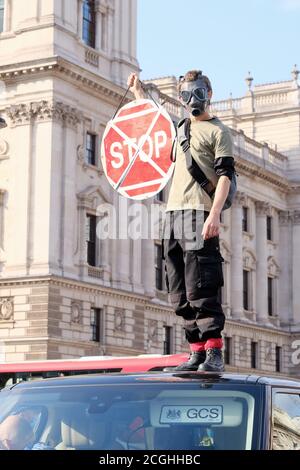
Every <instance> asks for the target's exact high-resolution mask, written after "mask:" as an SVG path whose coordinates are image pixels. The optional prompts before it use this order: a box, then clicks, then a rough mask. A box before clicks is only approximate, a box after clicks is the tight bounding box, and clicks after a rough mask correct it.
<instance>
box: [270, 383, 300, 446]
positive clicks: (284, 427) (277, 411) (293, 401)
mask: <svg viewBox="0 0 300 470" xmlns="http://www.w3.org/2000/svg"><path fill="white" fill-rule="evenodd" d="M272 422H273V423H272V424H273V426H272V449H273V450H300V395H299V392H298V393H275V396H274V399H273V405H272Z"/></svg>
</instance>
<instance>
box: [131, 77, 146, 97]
mask: <svg viewBox="0 0 300 470" xmlns="http://www.w3.org/2000/svg"><path fill="white" fill-rule="evenodd" d="M127 85H128V86H129V87H130V91H132V93H133V94H134V97H135V99H136V100H143V99H145V98H147V96H146V93H145V92H144V90H143V88H142V82H141V81H140V79H139V78H138V76H137V74H136V73H131V74H130V75H129V77H128V80H127Z"/></svg>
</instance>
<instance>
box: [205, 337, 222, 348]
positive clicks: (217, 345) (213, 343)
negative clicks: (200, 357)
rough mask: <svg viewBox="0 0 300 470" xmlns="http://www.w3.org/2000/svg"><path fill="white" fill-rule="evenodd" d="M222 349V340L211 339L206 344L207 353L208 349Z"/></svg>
mask: <svg viewBox="0 0 300 470" xmlns="http://www.w3.org/2000/svg"><path fill="white" fill-rule="evenodd" d="M222 347H223V340H222V338H211V339H208V340H207V341H206V343H205V351H206V350H207V349H212V348H217V349H222Z"/></svg>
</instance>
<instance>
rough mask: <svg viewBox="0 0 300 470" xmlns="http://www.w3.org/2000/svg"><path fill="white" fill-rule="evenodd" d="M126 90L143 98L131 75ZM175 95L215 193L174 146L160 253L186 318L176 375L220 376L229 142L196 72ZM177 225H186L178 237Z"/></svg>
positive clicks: (182, 82)
mask: <svg viewBox="0 0 300 470" xmlns="http://www.w3.org/2000/svg"><path fill="white" fill-rule="evenodd" d="M128 86H129V87H130V88H131V91H132V92H133V94H134V96H135V98H136V99H143V98H146V93H145V91H144V87H143V84H142V82H141V81H140V80H139V78H138V77H137V75H136V74H134V73H133V74H131V75H130V76H129V78H128ZM178 92H179V99H180V101H181V103H182V104H183V106H184V107H185V108H186V110H187V111H188V112H189V116H190V121H188V122H189V124H190V129H189V137H190V139H189V143H190V146H189V148H190V151H191V154H192V157H193V160H194V162H196V165H195V166H199V167H200V168H201V169H202V171H203V172H204V173H205V176H206V177H207V179H208V182H209V184H210V185H213V186H214V187H215V191H214V197H213V198H212V197H210V195H209V194H208V191H207V188H206V189H204V187H202V186H200V184H199V183H198V182H197V181H196V179H194V177H193V176H192V174H191V172H190V171H189V169H188V167H187V158H186V153H185V151H184V150H183V148H182V147H181V145H180V144H179V143H177V148H176V163H175V170H174V175H173V179H172V185H171V189H170V193H169V198H168V203H167V208H166V216H167V217H166V226H165V234H164V240H163V252H164V256H165V260H166V271H167V286H168V292H169V298H170V301H171V303H172V305H173V307H174V310H175V313H176V315H179V316H182V317H183V318H184V322H185V325H184V329H185V335H186V339H187V341H188V343H189V345H190V351H191V352H190V357H189V360H188V361H187V362H184V363H182V364H180V365H179V366H177V367H176V368H175V370H179V371H182V370H188V371H189V370H203V371H217V372H219V371H223V370H224V361H223V355H222V346H223V342H222V336H221V332H222V330H223V328H224V323H225V316H224V312H223V310H222V305H221V303H220V300H219V290H220V288H221V286H222V285H223V284H224V280H223V273H222V264H221V263H222V261H224V260H223V258H222V256H221V254H220V248H219V232H220V214H221V211H222V209H223V207H224V204H225V201H226V199H227V197H228V194H229V190H230V187H231V181H232V179H233V177H234V174H235V170H234V158H233V151H232V140H231V135H230V131H229V129H228V128H227V127H226V126H225V125H224V124H223V123H222V122H221V121H220V120H219V119H218V118H217V117H215V116H212V115H211V114H210V112H209V104H210V100H211V97H212V87H211V83H210V80H209V79H208V77H206V76H204V75H202V72H201V71H199V70H192V71H189V72H187V73H186V74H185V75H184V76H182V77H180V79H179V85H178ZM179 125H180V124H179ZM194 162H193V163H194ZM210 189H211V188H210ZM178 224H179V225H180V224H181V227H182V226H184V230H183V233H182V232H181V233H180V234H179V235H177V230H176V225H178ZM191 225H192V227H191ZM192 229H194V232H195V233H196V236H195V237H194V239H191V238H190V237H187V234H189V232H193V230H192ZM166 233H167V236H166Z"/></svg>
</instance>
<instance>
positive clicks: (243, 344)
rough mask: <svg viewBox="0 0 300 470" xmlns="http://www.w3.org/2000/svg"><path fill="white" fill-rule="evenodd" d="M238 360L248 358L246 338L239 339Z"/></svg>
mask: <svg viewBox="0 0 300 470" xmlns="http://www.w3.org/2000/svg"><path fill="white" fill-rule="evenodd" d="M239 349H240V358H241V359H246V358H247V356H248V348H247V338H245V337H243V336H241V337H240V348H239Z"/></svg>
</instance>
